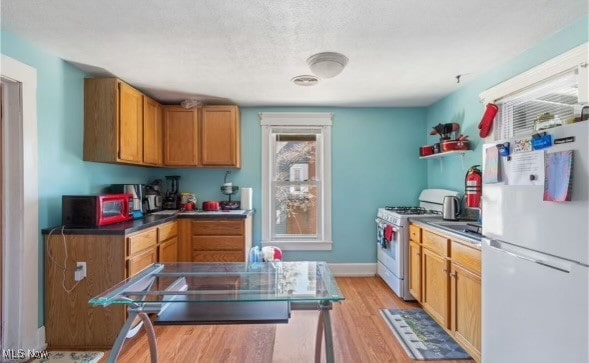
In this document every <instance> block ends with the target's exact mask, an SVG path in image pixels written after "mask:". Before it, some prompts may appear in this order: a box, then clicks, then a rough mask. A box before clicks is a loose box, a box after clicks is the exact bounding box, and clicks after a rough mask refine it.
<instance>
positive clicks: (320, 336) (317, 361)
mask: <svg viewBox="0 0 589 363" xmlns="http://www.w3.org/2000/svg"><path fill="white" fill-rule="evenodd" d="M322 342H323V310H319V319H317V333H316V335H315V363H320V362H321V344H322Z"/></svg>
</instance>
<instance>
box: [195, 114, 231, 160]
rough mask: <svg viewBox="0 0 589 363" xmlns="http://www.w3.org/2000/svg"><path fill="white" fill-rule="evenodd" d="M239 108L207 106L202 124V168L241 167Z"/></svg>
mask: <svg viewBox="0 0 589 363" xmlns="http://www.w3.org/2000/svg"><path fill="white" fill-rule="evenodd" d="M239 129H240V127H239V110H238V108H237V106H205V107H203V113H202V122H201V158H202V163H201V164H202V166H230V167H240V166H241V155H240V154H241V148H240V130H239Z"/></svg>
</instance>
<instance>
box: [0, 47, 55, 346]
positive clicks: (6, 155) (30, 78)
mask: <svg viewBox="0 0 589 363" xmlns="http://www.w3.org/2000/svg"><path fill="white" fill-rule="evenodd" d="M1 57H2V58H1V63H2V69H1V74H0V80H1V88H2V98H1V104H2V110H1V111H2V112H1V115H2V117H1V118H2V123H1V134H0V136H1V138H0V140H1V142H0V149H1V152H0V160H1V163H0V166H1V168H0V169H1V173H2V184H1V190H2V192H1V193H0V196H1V204H2V208H1V212H0V218H1V219H0V220H1V222H2V223H1V226H2V229H1V233H0V235H1V238H2V243H1V248H0V250H1V254H0V259H1V260H2V263H1V274H0V278H1V281H2V283H1V297H2V298H1V310H2V312H1V316H2V325H1V329H0V331H1V341H0V346H1V347H2V348H3V349H15V350H18V349H24V350H25V351H26V350H29V349H30V350H42V349H44V348H45V337H44V331H43V328H42V327H41V328H39V228H38V226H39V221H38V218H39V213H38V210H39V196H38V195H39V192H38V152H37V149H38V142H37V140H38V136H37V70H36V69H34V68H32V67H31V66H28V65H26V64H24V63H21V62H19V61H17V60H15V59H13V58H10V57H7V56H5V55H1Z"/></svg>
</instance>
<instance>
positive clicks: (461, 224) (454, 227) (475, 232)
mask: <svg viewBox="0 0 589 363" xmlns="http://www.w3.org/2000/svg"><path fill="white" fill-rule="evenodd" d="M426 223H427V224H430V225H432V226H434V227H439V228H442V229H446V230H448V231H451V232H455V233H458V234H461V235H463V236H467V237H470V238H476V239H480V238H481V236H482V234H481V232H482V226H481V225H480V224H478V223H476V222H474V221H440V220H436V221H427V222H426Z"/></svg>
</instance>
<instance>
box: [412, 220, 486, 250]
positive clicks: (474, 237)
mask: <svg viewBox="0 0 589 363" xmlns="http://www.w3.org/2000/svg"><path fill="white" fill-rule="evenodd" d="M410 221H411V223H413V224H416V225H418V226H419V227H422V228H425V229H429V230H431V231H434V232H437V233H440V234H443V235H444V236H449V237H450V238H453V239H456V240H458V241H463V242H468V243H470V244H473V245H475V247H477V248H480V245H481V238H482V235H480V234H476V233H471V232H464V230H462V231H461V230H457V229H454V228H450V227H448V226H447V225H444V224H450V225H454V226H461V225H466V223H471V224H476V222H475V221H456V222H448V221H444V220H443V219H440V218H416V219H410ZM464 229H466V228H464Z"/></svg>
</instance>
